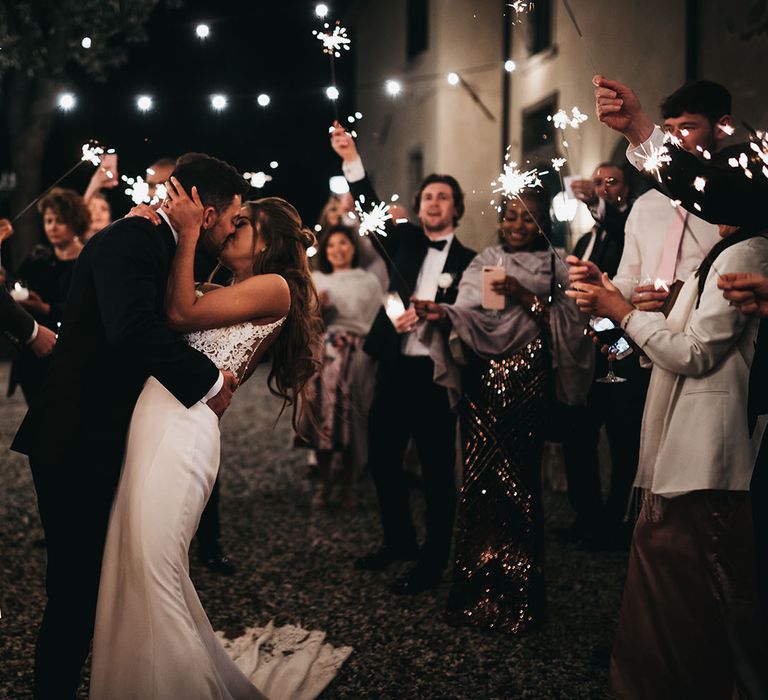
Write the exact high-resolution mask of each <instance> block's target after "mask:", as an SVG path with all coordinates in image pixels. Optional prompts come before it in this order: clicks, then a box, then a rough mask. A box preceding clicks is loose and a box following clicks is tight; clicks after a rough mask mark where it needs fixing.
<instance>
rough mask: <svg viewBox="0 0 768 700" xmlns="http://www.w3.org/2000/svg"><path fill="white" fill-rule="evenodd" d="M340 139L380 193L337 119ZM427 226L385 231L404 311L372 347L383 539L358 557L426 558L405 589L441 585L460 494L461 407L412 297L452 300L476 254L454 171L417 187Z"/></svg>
mask: <svg viewBox="0 0 768 700" xmlns="http://www.w3.org/2000/svg"><path fill="white" fill-rule="evenodd" d="M331 144H332V146H333V148H334V150H335V151H336V153H338V154H339V156H340V157H341V158H342V160H343V169H344V175H345V176H346V178H347V181H348V182H349V186H350V190H351V191H352V195H353V196H354V197H355V199H357V200H360V199H361V196H363V197H364V198H365V202H366V204H367V206H368V207H370V206H371V205H372V204H374V203H377V202H379V201H381V200H379V198H378V197H377V196H376V193H375V192H374V191H373V187H372V186H371V183H370V182H369V180H368V178H367V177H366V175H365V170H364V168H363V165H362V161H361V160H360V157H359V155H358V153H357V148H356V147H355V143H354V141H353V139H352V137H351V136H350V135H349V134H347V132H346V131H345V130H344V129H343V128H341V127H340V126H339V125H338V124H337V125H336V129H335V130H334V132H333V134H332V136H331ZM414 208H415V210H416V213H417V215H418V217H419V221H420V222H421V226H415V225H413V224H410V223H402V224H400V225H397V226H391V225H390V226H388V227H387V235H386V237H381V238H378V237H377V238H376V239H374V240H375V243H376V244H377V246H380V248H381V250H382V252H383V256H384V258H385V260H386V261H387V264H388V266H389V273H390V280H391V282H390V286H389V291H390V292H397V293H398V294H399V295H400V298H401V299H402V301H403V304H404V306H405V308H406V310H405V312H404V313H403V314H402V315H400V316H399V317H398V318H395V319H394V320H392V321H391V320H390V318H389V316H387V313H386V311H385V310H384V308H383V307H382V308H381V309H380V310H379V314H378V316H377V317H376V319H375V320H374V322H373V325H372V327H371V330H370V332H369V333H368V338H367V340H366V343H365V346H364V349H365V351H366V352H367V353H368V354H369V355H371V356H372V357H373V358H374V359H376V360H377V361H378V363H379V366H378V370H377V375H376V386H375V390H374V398H373V403H372V405H371V411H370V414H369V428H368V432H369V436H368V443H369V444H368V467H369V468H370V470H371V473H372V474H373V478H374V482H375V484H376V492H377V494H378V498H379V509H380V512H381V522H382V527H383V532H384V543H383V545H382V546H381V547H380V548H379V549H378V550H376V551H375V552H374V553H372V554H370V555H368V556H364V557H362V558H360V559H358V560H356V562H355V566H356V567H357V568H359V569H373V570H379V569H384V568H386V567H387V566H389V565H390V564H392V563H393V562H395V561H401V560H413V559H417V560H418V561H417V564H416V566H415V567H414V568H413V569H411V570H410V571H409V572H408V573H407V574H406V575H405V576H403V577H402V578H400V579H398V580H397V581H395V582H394V583H393V584H392V586H391V589H390V590H392V592H393V593H396V594H415V593H419V592H421V591H424V590H427V589H430V588H435V587H437V586H438V585H439V583H440V579H441V577H442V572H443V570H444V569H445V566H446V564H447V563H448V555H449V550H450V546H451V535H452V532H453V518H454V508H455V501H456V490H455V485H454V466H455V463H456V416H455V415H454V414H453V412H452V411H451V409H450V406H449V403H448V394H447V391H446V390H445V388H443V387H440V386H438V385H437V384H435V382H434V381H433V379H432V374H433V371H434V363H433V362H432V360H431V358H430V357H429V353H428V351H427V349H426V347H424V346H423V345H422V343H421V342H419V340H418V338H416V336H415V335H414V334H413V331H414V329H415V327H416V322H417V317H416V312H415V310H414V308H413V306H412V305H411V299H412V298H418V299H427V300H433V301H438V302H447V303H452V302H454V301H455V300H456V294H457V292H458V285H459V280H460V279H461V275H462V273H463V272H464V269H465V268H466V266H467V265H468V264H469V262H470V261H471V260H472V258H473V257H474V256H475V253H474V251H472V250H470V249H469V248H466V247H465V246H463V245H462V244H461V243H460V242H459V241H458V240H457V239H456V237H455V236H454V228H455V227H456V225H457V224H458V221H459V219H460V218H461V216H462V214H463V213H464V196H463V193H462V191H461V188H460V187H459V184H458V182H456V180H455V179H454V178H452V177H451V176H450V175H429V176H428V177H427V178H425V180H424V181H423V182H422V183H421V186H420V187H419V191H418V193H417V194H416V197H415V207H414ZM411 438H413V440H414V442H415V445H416V450H417V452H418V455H419V461H420V463H421V469H422V477H423V481H424V496H425V500H426V539H425V541H424V546H423V547H422V548H421V550H419V548H418V546H417V542H416V532H415V529H414V526H413V520H412V518H411V511H410V503H409V492H408V479H407V476H406V473H405V471H404V469H403V457H404V455H405V450H406V448H407V445H408V441H409V440H410V439H411Z"/></svg>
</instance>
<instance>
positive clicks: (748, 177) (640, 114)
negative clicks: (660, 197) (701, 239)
mask: <svg viewBox="0 0 768 700" xmlns="http://www.w3.org/2000/svg"><path fill="white" fill-rule="evenodd" d="M593 83H594V84H595V107H596V110H597V116H598V119H600V121H602V122H603V123H604V124H606V125H607V126H609V127H610V128H612V129H614V130H615V131H618V132H619V133H622V134H624V136H625V137H626V138H627V140H628V141H629V143H630V146H634V147H635V148H636V149H637V150H639V151H641V152H642V150H643V149H644V150H646V151H650V149H651V148H652V147H653V148H656V149H660V148H662V147H664V148H665V149H666V151H667V153H666V155H667V157H668V159H667V162H666V163H665V165H664V166H663V169H662V178H661V179H662V183H661V185H660V186H658V188H659V189H661V190H662V192H663V193H664V194H667V195H668V196H669V195H671V196H672V197H675V198H677V199H678V200H680V202H681V203H682V205H683V206H684V207H686V208H690V209H694V210H696V211H697V212H698V213H699V215H700V216H701V217H702V218H703V219H706V220H707V221H710V222H712V223H716V224H730V225H733V226H741V227H742V228H747V229H755V228H758V229H759V228H764V227H765V225H766V224H765V209H764V204H763V202H764V201H765V197H766V195H767V194H768V139H766V135H765V134H764V133H760V132H757V133H753V134H752V135H751V143H750V144H749V147H748V148H745V152H744V153H742V154H740V155H739V156H738V157H735V158H731V159H730V160H729V166H730V167H728V168H723V167H717V166H714V165H711V164H710V163H708V162H706V161H704V160H701V159H699V158H697V157H696V156H695V155H693V154H692V153H688V152H686V151H685V150H683V149H680V148H675V147H670V148H666V147H665V146H663V141H664V136H663V134H662V133H661V130H660V129H658V127H655V126H654V125H653V122H652V121H651V120H650V118H649V117H648V115H646V114H645V112H644V111H643V109H642V106H641V105H640V101H639V100H638V98H637V96H636V95H635V93H634V92H633V91H632V89H631V88H630V87H629V86H627V85H624V84H622V83H619V82H617V81H613V80H607V79H606V78H603V77H602V76H595V78H594V79H593ZM718 287H719V288H720V289H722V290H724V296H725V298H726V299H728V300H729V301H730V302H731V303H732V304H733V305H734V306H737V307H739V308H740V309H741V310H742V311H743V312H744V313H747V314H758V315H762V316H766V315H768V279H766V278H765V277H762V276H761V275H756V274H749V273H729V274H724V275H721V276H720V280H719V281H718Z"/></svg>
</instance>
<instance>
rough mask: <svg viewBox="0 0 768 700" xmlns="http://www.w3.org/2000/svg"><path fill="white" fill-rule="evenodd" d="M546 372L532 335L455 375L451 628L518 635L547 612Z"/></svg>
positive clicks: (542, 354) (545, 357)
mask: <svg viewBox="0 0 768 700" xmlns="http://www.w3.org/2000/svg"><path fill="white" fill-rule="evenodd" d="M548 366H549V361H548V354H547V352H546V348H545V346H544V343H543V342H542V339H541V337H537V338H536V339H534V340H533V341H532V342H530V343H528V345H526V346H525V347H524V348H523V349H522V350H520V351H518V352H515V353H512V354H509V355H508V356H506V357H504V358H501V359H494V360H486V359H482V358H479V357H478V356H477V355H474V354H471V355H470V356H469V358H468V364H467V366H465V367H464V368H463V371H462V377H461V380H462V387H463V399H462V402H461V404H460V409H459V419H460V427H461V437H462V442H463V446H464V484H463V486H462V490H461V497H460V503H459V508H458V516H457V525H456V557H455V565H454V570H453V581H452V586H451V591H450V594H449V598H448V604H447V610H446V616H447V619H448V621H449V622H451V623H452V624H456V625H474V626H478V627H484V628H490V629H499V630H502V631H504V632H507V633H509V634H513V635H517V634H522V633H524V632H526V631H527V630H528V629H529V628H531V627H532V626H534V625H536V624H537V623H539V622H542V621H543V618H544V617H545V615H546V596H545V591H544V574H543V522H542V521H543V518H542V510H541V486H540V484H541V476H540V464H541V454H542V448H543V444H544V436H543V429H544V422H545V417H546V413H547V406H548V400H547V397H548V383H549V382H548Z"/></svg>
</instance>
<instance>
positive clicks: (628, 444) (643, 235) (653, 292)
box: [566, 80, 732, 548]
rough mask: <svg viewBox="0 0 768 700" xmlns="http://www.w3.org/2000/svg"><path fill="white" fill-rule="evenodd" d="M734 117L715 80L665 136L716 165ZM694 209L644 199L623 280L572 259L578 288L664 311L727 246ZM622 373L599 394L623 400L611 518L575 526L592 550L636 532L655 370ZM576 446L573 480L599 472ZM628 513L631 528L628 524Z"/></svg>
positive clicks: (699, 89)
mask: <svg viewBox="0 0 768 700" xmlns="http://www.w3.org/2000/svg"><path fill="white" fill-rule="evenodd" d="M730 112H731V95H730V93H729V92H728V90H727V89H726V88H725V87H723V86H722V85H720V84H718V83H713V82H712V81H707V80H701V81H696V82H693V83H688V84H685V85H683V86H681V87H680V88H678V89H677V90H675V91H674V92H673V93H672V94H671V95H669V96H668V97H666V98H665V99H664V101H663V102H662V104H661V116H662V118H663V120H664V122H663V124H664V129H665V130H666V131H667V132H668V133H670V134H672V135H674V136H675V137H676V138H679V139H680V143H681V146H682V148H684V149H685V150H686V151H688V152H690V153H692V154H694V155H699V156H702V154H703V153H705V152H707V153H709V154H710V155H712V157H713V159H717V158H719V157H720V156H719V154H718V149H721V148H722V146H723V144H724V143H725V139H726V137H727V131H728V127H729V126H730V124H731V122H732V118H731V114H730ZM689 209H690V210H691V211H689V210H688V209H686V208H685V207H684V206H679V207H673V206H672V205H671V203H670V200H669V198H668V197H666V196H665V195H664V194H662V193H661V192H659V191H658V190H656V189H653V188H652V189H650V190H649V191H647V192H645V193H644V194H642V195H641V196H640V197H638V198H637V200H636V201H635V202H634V204H633V205H632V207H631V211H630V212H629V215H628V216H627V217H626V224H625V227H624V247H623V251H622V254H621V261H620V262H619V265H618V270H616V271H615V274H613V275H612V273H611V270H609V269H607V268H606V266H605V265H603V266H602V267H601V266H600V264H599V262H598V261H595V260H590V259H587V256H585V255H578V254H577V255H573V256H569V257H568V258H567V261H568V263H569V264H570V265H571V275H570V279H571V282H577V281H580V280H584V281H590V282H591V283H592V284H598V283H599V281H600V273H601V272H608V274H609V276H612V278H613V283H614V284H615V285H616V286H617V287H618V288H619V289H620V290H621V292H622V293H623V294H624V297H625V298H626V299H627V300H628V301H630V302H632V303H633V304H634V305H635V307H636V308H638V309H640V310H644V311H660V310H662V309H663V308H664V307H665V304H666V303H667V297H668V296H669V293H670V291H669V290H670V289H675V288H676V287H677V288H679V286H680V285H681V284H682V282H684V281H685V280H687V279H688V277H690V275H691V274H692V273H693V272H694V271H695V270H696V269H697V268H698V266H699V265H700V264H701V261H702V260H703V259H704V256H705V255H706V254H707V251H709V250H710V249H711V248H712V246H713V245H715V243H717V242H718V241H719V239H720V237H719V235H718V230H717V226H715V225H713V224H711V223H709V222H707V221H705V220H704V219H702V218H701V217H700V216H697V215H696V214H699V212H698V211H697V210H696V209H694V208H693V206H692V205H689ZM678 280H679V281H678ZM676 281H677V282H676ZM598 358H599V359H598V360H597V365H598V367H597V368H596V371H600V372H601V375H600V376H602V375H603V374H605V372H603V370H604V369H605V360H604V359H603V357H602V356H601V355H598ZM615 366H616V370H617V373H618V374H619V375H620V376H624V377H625V378H626V379H628V381H627V382H625V383H623V384H615V385H606V386H602V385H598V386H596V391H598V392H600V393H603V394H608V395H610V396H611V397H614V396H615V397H616V399H617V401H618V402H619V403H618V404H617V405H609V404H608V403H607V402H606V401H601V402H599V404H600V405H601V406H602V410H604V411H605V413H606V415H607V416H609V417H610V421H611V424H612V427H617V426H619V427H618V428H617V430H613V431H610V432H609V440H610V447H611V459H612V468H611V486H610V492H609V496H608V500H607V501H606V505H605V509H604V510H603V511H602V514H603V517H601V518H600V519H598V520H593V521H592V522H591V523H589V526H591V527H587V531H586V533H585V532H583V531H582V532H579V529H580V525H581V523H580V522H579V519H578V518H577V521H576V523H574V525H575V534H577V535H579V536H583V535H585V534H586V535H587V546H589V547H590V548H615V547H620V548H624V547H626V545H627V544H628V541H629V538H630V535H631V529H632V526H633V523H632V519H633V513H632V512H627V511H628V508H627V506H628V496H629V493H630V489H631V484H632V481H633V479H634V477H635V472H636V470H637V454H638V451H639V449H640V424H641V416H642V407H643V405H644V403H645V396H646V393H647V391H648V383H649V381H650V370H649V369H647V368H644V367H642V366H641V365H640V364H639V362H638V358H637V354H636V353H633V354H632V355H630V356H629V357H628V358H626V359H624V360H622V361H621V362H619V363H616V365H615ZM601 389H602V390H604V391H601ZM580 420H582V418H580V417H578V418H576V420H575V423H576V425H575V426H572V432H573V431H575V432H576V433H578V432H579V430H580V426H579V421H580ZM587 429H588V428H587ZM611 432H613V434H614V435H616V433H617V432H618V435H616V439H613V440H612V439H611V437H610V435H611ZM568 446H569V447H570V449H568V447H566V450H567V451H568V453H569V454H570V459H569V460H568V461H569V462H570V464H571V465H572V466H571V468H570V470H569V474H574V472H578V469H579V468H580V467H579V466H575V465H584V464H585V463H591V464H592V465H594V464H596V461H594V460H593V459H589V460H587V459H586V458H584V456H583V455H582V454H581V453H580V452H579V448H578V446H577V445H574V444H573V443H572V442H569V443H568ZM595 458H596V456H595ZM587 474H588V475H589V476H588V477H586V478H584V479H583V480H582V479H580V478H579V477H576V482H577V483H578V484H579V485H580V486H583V488H580V489H579V492H578V497H577V498H576V502H580V503H582V504H583V505H582V507H581V509H580V510H581V512H585V511H589V509H590V508H591V506H592V505H593V504H595V503H596V501H597V499H598V498H599V499H600V500H602V499H601V497H600V496H601V492H600V490H599V489H600V486H599V481H598V480H597V478H596V473H595V471H594V466H593V467H592V468H591V469H589V470H588V471H587ZM588 494H591V497H589V496H588ZM574 505H575V504H574ZM578 510H579V509H577V512H578ZM598 512H599V511H598ZM625 513H627V518H626V520H627V522H624V520H625V517H624V516H625Z"/></svg>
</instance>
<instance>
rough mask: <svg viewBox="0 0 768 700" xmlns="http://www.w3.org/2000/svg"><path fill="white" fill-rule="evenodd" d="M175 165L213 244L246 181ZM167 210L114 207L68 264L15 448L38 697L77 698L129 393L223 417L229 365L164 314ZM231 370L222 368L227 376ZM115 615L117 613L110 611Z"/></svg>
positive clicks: (207, 167) (233, 174)
mask: <svg viewBox="0 0 768 700" xmlns="http://www.w3.org/2000/svg"><path fill="white" fill-rule="evenodd" d="M174 175H175V177H176V178H177V179H178V180H179V182H181V183H182V185H183V186H184V187H185V188H186V189H187V190H188V191H189V190H190V188H191V187H192V185H196V186H197V189H198V192H199V194H200V197H201V199H202V201H203V204H204V205H205V212H204V218H203V226H202V229H201V235H200V242H199V244H198V245H199V246H200V247H201V248H202V249H203V250H205V252H207V253H209V254H211V255H214V256H215V255H217V253H218V250H219V248H220V247H221V245H222V244H223V242H224V241H225V240H226V238H227V236H229V235H230V234H232V233H234V231H235V227H234V223H233V222H234V217H235V216H236V215H237V214H238V212H239V210H240V207H241V204H242V196H243V195H244V194H245V193H246V191H247V184H246V182H245V180H243V178H242V177H241V176H240V175H239V174H238V173H237V171H236V170H235V169H234V168H233V167H232V166H230V165H229V164H227V163H225V162H223V161H220V160H217V159H216V158H211V157H210V156H207V155H204V154H201V153H188V154H186V155H183V156H182V157H181V158H179V160H178V161H177V164H176V169H175V171H174ZM176 241H177V235H176V232H175V231H173V229H172V228H171V227H170V225H169V224H168V223H167V220H166V221H165V222H164V223H163V224H162V225H160V226H159V227H156V226H155V225H154V224H152V223H151V222H150V221H147V220H146V219H143V218H140V217H130V218H126V219H120V220H119V221H116V222H115V223H114V224H112V225H111V226H108V227H107V228H105V229H103V230H102V231H101V232H99V233H98V234H96V236H94V237H93V238H92V239H91V241H90V242H89V243H88V245H87V246H86V247H85V248H84V249H83V252H82V253H81V255H80V258H79V260H78V263H77V266H76V268H75V272H74V277H73V279H72V286H71V289H70V292H69V298H68V303H67V308H66V311H65V314H64V319H63V322H62V326H61V332H60V334H59V339H58V343H57V345H56V350H55V352H54V354H53V357H52V363H51V369H50V372H49V373H48V375H47V377H46V381H45V384H44V387H43V388H42V390H41V395H40V397H39V401H37V402H36V404H35V405H34V407H33V408H32V409H30V411H29V412H28V413H27V415H26V417H25V418H24V421H23V423H22V425H21V427H20V428H19V431H18V433H17V434H16V438H15V439H14V442H13V445H12V446H11V447H12V449H14V450H16V451H17V452H21V453H23V454H26V455H28V456H29V462H30V466H31V469H32V476H33V478H34V483H35V489H36V491H37V501H38V508H39V510H40V519H41V521H42V524H43V529H44V531H45V539H46V543H47V549H48V568H47V572H46V591H47V594H48V602H47V606H46V609H45V614H44V616H43V622H42V625H41V627H40V631H39V635H38V639H37V650H36V654H35V697H36V698H38V699H39V700H41V699H43V698H45V699H46V700H49V699H50V698H56V699H57V700H58V699H59V698H67V699H68V700H69V699H71V698H75V696H76V694H77V688H78V685H79V683H80V671H81V668H82V666H83V663H84V662H85V659H86V658H87V656H88V651H89V646H90V641H91V637H92V635H93V625H94V616H95V610H96V598H97V593H98V587H99V573H100V567H101V556H102V551H103V547H104V539H105V536H106V529H107V524H108V520H109V513H110V507H111V505H112V500H113V497H114V494H115V489H116V487H117V483H118V479H119V476H120V467H121V463H122V458H123V450H124V447H125V441H126V433H127V429H128V424H129V422H130V419H131V413H132V411H133V407H134V404H135V403H136V400H137V398H138V396H139V393H140V392H141V389H142V387H143V385H144V382H145V381H146V379H147V378H148V377H149V376H150V375H152V376H154V377H155V378H156V379H157V380H158V381H160V382H161V383H162V384H163V385H164V386H165V387H166V389H168V391H170V392H171V393H172V394H173V395H174V396H175V397H176V398H177V399H178V400H179V401H180V402H181V403H182V404H184V405H185V406H187V407H191V406H193V405H194V404H195V403H196V402H198V401H204V402H206V403H207V404H208V406H209V407H210V409H211V410H212V411H214V413H216V414H217V415H218V416H219V417H221V415H222V414H223V412H224V411H225V410H226V408H227V406H229V402H230V400H231V398H232V391H233V389H234V377H233V376H232V375H231V374H229V373H227V372H225V373H223V374H222V373H220V372H219V370H218V369H217V368H216V367H215V366H214V364H213V363H212V362H211V361H210V360H209V359H208V358H207V357H205V355H203V354H201V353H200V352H198V351H197V350H193V349H192V348H191V347H189V346H188V345H187V344H186V343H185V342H184V341H183V340H182V339H181V338H180V337H179V336H178V335H176V334H175V333H172V332H171V331H170V330H168V328H167V327H166V325H165V317H164V311H163V301H164V296H165V287H166V281H167V277H168V273H169V270H170V266H171V261H172V259H173V254H174V250H175V247H176ZM225 375H226V376H225ZM115 623H116V624H120V621H119V620H116V621H115Z"/></svg>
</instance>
